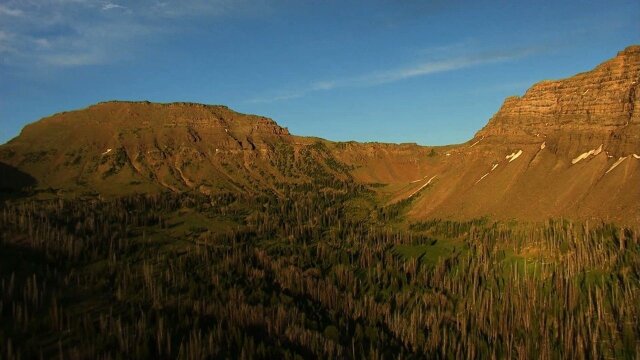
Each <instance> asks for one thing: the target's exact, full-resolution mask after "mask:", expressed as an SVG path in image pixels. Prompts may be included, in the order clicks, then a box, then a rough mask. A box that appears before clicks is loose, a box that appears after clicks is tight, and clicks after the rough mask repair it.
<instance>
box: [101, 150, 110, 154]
mask: <svg viewBox="0 0 640 360" xmlns="http://www.w3.org/2000/svg"><path fill="white" fill-rule="evenodd" d="M111 150H112V149H107V151H105V152H103V153H102V155H107V154H108V153H110V152H111Z"/></svg>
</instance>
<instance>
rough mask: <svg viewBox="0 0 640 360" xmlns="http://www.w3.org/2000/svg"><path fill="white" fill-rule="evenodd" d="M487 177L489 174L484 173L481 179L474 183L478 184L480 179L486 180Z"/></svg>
mask: <svg viewBox="0 0 640 360" xmlns="http://www.w3.org/2000/svg"><path fill="white" fill-rule="evenodd" d="M487 175H489V173H486V174H484V175H482V177H481V178H480V179H478V181H476V184H477V183H479V182H480V181H481V180H482V179H484V178H486V177H487Z"/></svg>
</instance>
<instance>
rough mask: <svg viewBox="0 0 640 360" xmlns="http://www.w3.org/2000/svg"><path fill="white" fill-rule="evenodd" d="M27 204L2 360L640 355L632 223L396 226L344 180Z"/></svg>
mask: <svg viewBox="0 0 640 360" xmlns="http://www.w3.org/2000/svg"><path fill="white" fill-rule="evenodd" d="M277 190H278V195H264V194H263V195H242V196H241V195H237V194H235V195H234V194H221V195H215V196H205V195H200V194H184V193H183V194H176V193H163V194H158V195H138V196H130V197H122V198H116V199H108V200H105V199H96V198H87V199H76V200H46V201H45V200H38V201H37V200H21V201H17V200H14V201H11V202H7V203H6V204H4V205H3V207H2V209H1V212H2V214H1V216H0V227H1V230H2V231H1V232H0V234H1V239H0V346H1V347H0V350H1V351H0V358H2V359H31V358H65V359H67V358H71V359H112V358H113V359H129V358H154V359H161V358H184V359H202V358H241V359H250V358H270V359H295V358H322V359H326V358H358V359H360V358H364V359H379V358H380V359H383V358H455V359H462V358H520V359H522V358H534V359H537V358H542V359H544V358H547V359H551V358H634V357H636V356H638V354H640V336H639V335H640V321H639V318H638V317H639V315H640V306H639V304H640V300H639V299H640V239H639V234H638V231H637V229H629V228H621V227H617V226H614V225H609V224H604V223H586V222H585V223H572V222H568V221H564V220H549V221H547V222H546V223H544V224H522V223H515V222H513V223H505V222H501V223H497V222H492V221H489V220H487V219H478V220H475V221H468V222H452V221H437V220H433V221H429V222H421V223H411V224H408V223H405V222H404V221H403V216H402V214H403V209H404V206H405V205H406V204H403V203H400V204H397V205H394V206H390V207H377V206H376V205H372V202H368V199H370V198H371V194H370V191H369V190H367V189H366V188H365V187H363V186H360V185H355V184H353V183H352V182H349V181H346V180H344V181H341V180H328V179H325V180H321V181H315V182H312V183H308V184H302V185H291V184H288V185H286V184H281V185H279V188H278V189H277Z"/></svg>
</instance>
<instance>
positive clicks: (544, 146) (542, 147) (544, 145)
mask: <svg viewBox="0 0 640 360" xmlns="http://www.w3.org/2000/svg"><path fill="white" fill-rule="evenodd" d="M546 147H547V142H546V141H545V142H543V143H542V145H540V150H542V149H544V148H546Z"/></svg>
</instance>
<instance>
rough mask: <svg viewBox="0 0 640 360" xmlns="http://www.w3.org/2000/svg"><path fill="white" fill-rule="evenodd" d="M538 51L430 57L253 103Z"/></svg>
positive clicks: (394, 80) (453, 68)
mask: <svg viewBox="0 0 640 360" xmlns="http://www.w3.org/2000/svg"><path fill="white" fill-rule="evenodd" d="M534 51H536V50H535V49H533V48H529V49H519V50H513V51H496V52H492V53H479V54H472V55H463V56H455V57H450V58H447V59H439V60H428V61H424V62H421V63H415V64H411V65H405V66H401V67H398V68H394V69H387V70H381V71H376V72H371V73H367V74H362V75H358V76H354V77H347V78H341V79H333V80H323V81H316V82H313V83H311V84H309V85H308V86H306V87H303V88H300V89H297V90H293V91H285V92H279V93H276V94H275V95H273V96H266V97H259V98H255V99H251V100H249V102H252V103H269V102H276V101H283V100H290V99H296V98H300V97H303V96H306V95H308V94H310V93H314V92H318V91H327V90H332V89H337V88H349V87H370V86H378V85H383V84H388V83H393V82H398V81H402V80H406V79H411V78H416V77H422V76H427V75H431V74H437V73H442V72H447V71H454V70H459V69H464V68H469V67H473V66H480V65H485V64H491V63H499V62H505V61H510V60H514V59H517V58H521V57H524V56H527V55H529V54H531V53H532V52H534Z"/></svg>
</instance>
